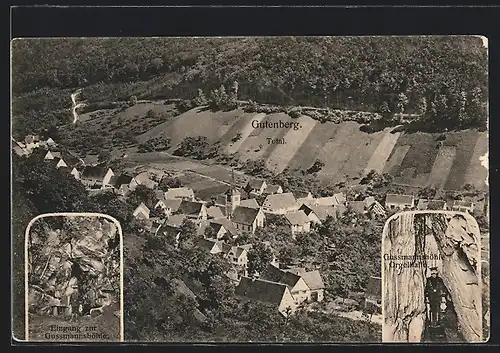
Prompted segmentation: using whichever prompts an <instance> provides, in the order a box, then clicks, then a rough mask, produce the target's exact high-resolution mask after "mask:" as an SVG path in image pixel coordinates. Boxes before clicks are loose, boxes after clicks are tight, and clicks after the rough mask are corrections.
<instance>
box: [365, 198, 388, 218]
mask: <svg viewBox="0 0 500 353" xmlns="http://www.w3.org/2000/svg"><path fill="white" fill-rule="evenodd" d="M368 213H369V215H370V217H372V218H377V217H386V216H387V213H386V212H385V209H384V206H382V205H381V204H380V202H378V201H374V202H373V203H372V204H371V205H370V206H369V207H368Z"/></svg>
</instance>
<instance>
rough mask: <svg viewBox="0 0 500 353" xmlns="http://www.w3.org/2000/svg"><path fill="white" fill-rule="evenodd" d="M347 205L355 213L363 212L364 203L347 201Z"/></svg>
mask: <svg viewBox="0 0 500 353" xmlns="http://www.w3.org/2000/svg"><path fill="white" fill-rule="evenodd" d="M348 205H349V207H350V208H351V209H352V210H353V211H354V212H356V213H363V212H365V202H364V201H349V203H348Z"/></svg>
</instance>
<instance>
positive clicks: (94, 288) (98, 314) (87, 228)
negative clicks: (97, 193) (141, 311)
mask: <svg viewBox="0 0 500 353" xmlns="http://www.w3.org/2000/svg"><path fill="white" fill-rule="evenodd" d="M122 249H123V244H122V230H121V226H120V223H119V222H118V221H117V220H116V219H114V218H113V217H111V216H108V215H104V214H92V213H55V214H44V215H40V216H37V217H35V218H34V219H33V220H32V221H31V222H30V224H29V225H28V227H27V229H26V243H25V251H26V256H25V258H26V263H25V271H26V272H25V273H26V279H25V287H26V298H25V300H26V313H25V315H26V325H25V327H26V332H25V334H26V340H27V341H49V342H61V341H64V342H117V341H122V340H123V315H122V312H123V289H122V283H123V278H122V273H123V271H122V264H123V250H122Z"/></svg>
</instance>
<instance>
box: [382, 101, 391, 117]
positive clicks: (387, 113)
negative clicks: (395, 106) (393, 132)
mask: <svg viewBox="0 0 500 353" xmlns="http://www.w3.org/2000/svg"><path fill="white" fill-rule="evenodd" d="M379 112H380V114H381V115H382V119H383V120H384V121H388V122H389V121H392V112H391V109H390V108H389V104H388V103H387V101H383V102H382V104H381V105H380V108H379Z"/></svg>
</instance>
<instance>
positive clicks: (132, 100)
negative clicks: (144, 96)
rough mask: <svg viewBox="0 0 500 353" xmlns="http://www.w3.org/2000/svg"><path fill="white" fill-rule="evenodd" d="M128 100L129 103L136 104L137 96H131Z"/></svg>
mask: <svg viewBox="0 0 500 353" xmlns="http://www.w3.org/2000/svg"><path fill="white" fill-rule="evenodd" d="M129 101H130V104H131V105H136V104H137V97H136V96H131V97H130V100H129Z"/></svg>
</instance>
